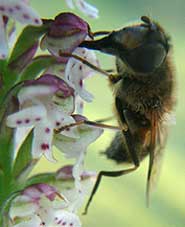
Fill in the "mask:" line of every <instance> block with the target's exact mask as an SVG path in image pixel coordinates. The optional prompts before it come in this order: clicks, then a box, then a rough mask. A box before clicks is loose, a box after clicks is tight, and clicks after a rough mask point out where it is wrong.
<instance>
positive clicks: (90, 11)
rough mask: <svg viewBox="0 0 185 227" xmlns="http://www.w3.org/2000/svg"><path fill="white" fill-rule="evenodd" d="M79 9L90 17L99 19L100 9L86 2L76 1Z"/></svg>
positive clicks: (82, 0)
mask: <svg viewBox="0 0 185 227" xmlns="http://www.w3.org/2000/svg"><path fill="white" fill-rule="evenodd" d="M75 3H76V6H77V8H78V9H79V10H80V11H81V12H83V13H84V14H86V15H87V16H89V17H92V18H97V17H98V13H99V12H98V9H97V8H96V7H95V6H92V5H91V4H89V3H87V2H85V1H84V0H76V1H75Z"/></svg>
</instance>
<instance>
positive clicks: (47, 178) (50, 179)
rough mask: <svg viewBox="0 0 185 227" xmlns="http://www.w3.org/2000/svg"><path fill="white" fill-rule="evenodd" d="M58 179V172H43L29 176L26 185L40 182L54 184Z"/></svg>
mask: <svg viewBox="0 0 185 227" xmlns="http://www.w3.org/2000/svg"><path fill="white" fill-rule="evenodd" d="M55 181H56V173H55V172H51V173H42V174H38V175H35V176H32V177H31V178H29V179H28V180H27V182H26V186H29V185H32V184H38V183H46V184H52V183H54V182H55Z"/></svg>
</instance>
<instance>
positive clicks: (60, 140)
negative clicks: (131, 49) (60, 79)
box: [54, 115, 103, 211]
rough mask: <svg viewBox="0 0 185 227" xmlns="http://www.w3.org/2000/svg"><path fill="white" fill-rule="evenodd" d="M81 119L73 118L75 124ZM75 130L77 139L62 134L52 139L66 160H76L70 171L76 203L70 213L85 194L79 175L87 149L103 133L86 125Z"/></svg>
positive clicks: (78, 117) (77, 206)
mask: <svg viewBox="0 0 185 227" xmlns="http://www.w3.org/2000/svg"><path fill="white" fill-rule="evenodd" d="M82 119H84V117H83V116H79V115H76V116H75V120H76V121H77V122H78V121H81V120H82ZM77 130H78V134H79V138H78V139H75V138H69V137H66V136H64V135H62V134H58V135H56V136H55V137H54V145H55V146H56V147H57V148H58V149H59V150H60V151H62V152H63V153H64V154H65V156H66V158H75V159H76V161H75V164H74V167H73V170H72V175H73V177H74V179H75V190H76V194H75V193H74V196H75V197H76V200H75V201H76V202H74V203H73V204H72V206H71V210H72V211H75V210H76V209H78V208H79V204H81V203H82V202H83V200H84V193H85V192H84V189H83V187H82V179H81V175H82V173H83V170H84V166H83V164H84V159H85V155H86V150H87V147H88V146H89V145H90V144H91V143H92V142H94V141H95V140H96V139H97V138H98V137H99V136H100V135H101V134H102V133H103V129H101V128H97V127H93V126H87V125H79V126H78V127H77Z"/></svg>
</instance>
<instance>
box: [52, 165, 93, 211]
mask: <svg viewBox="0 0 185 227" xmlns="http://www.w3.org/2000/svg"><path fill="white" fill-rule="evenodd" d="M73 172H74V169H73V166H72V165H68V166H64V167H63V168H61V169H59V170H58V171H57V174H56V179H57V182H58V183H57V186H58V187H57V188H59V190H60V191H61V193H62V195H64V196H65V198H66V199H67V201H68V205H67V206H68V208H67V210H69V211H72V212H76V211H77V210H78V209H79V208H80V207H81V206H82V204H83V202H84V199H85V198H86V197H87V196H89V195H90V192H91V191H92V188H93V185H94V182H95V180H96V177H97V174H96V172H92V171H85V170H83V171H82V172H81V173H80V176H79V177H80V188H78V187H76V181H78V180H79V179H75V178H74V176H73ZM58 206H59V207H61V205H60V204H58Z"/></svg>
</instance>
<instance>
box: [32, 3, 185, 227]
mask: <svg viewBox="0 0 185 227" xmlns="http://www.w3.org/2000/svg"><path fill="white" fill-rule="evenodd" d="M88 1H89V2H90V3H93V4H94V5H96V6H97V7H98V9H99V10H100V17H99V19H97V20H94V19H89V18H87V17H86V16H84V15H83V14H81V13H80V12H79V11H78V10H76V11H73V12H75V13H78V14H79V15H80V16H82V17H83V18H84V19H86V20H87V21H88V22H89V24H90V25H91V28H92V30H93V31H97V30H112V29H117V28H120V27H123V26H124V25H126V24H127V23H130V22H132V21H133V22H135V21H137V20H139V18H140V16H142V15H149V16H151V17H152V18H154V19H155V20H157V21H159V22H160V23H161V25H162V26H163V27H164V28H165V29H166V31H167V32H168V33H169V34H170V36H171V38H172V44H173V61H174V70H175V71H176V78H177V98H178V104H177V108H176V119H177V123H176V125H175V126H172V127H171V130H170V131H171V132H170V136H169V139H168V144H167V147H166V149H165V151H166V153H165V158H164V162H163V168H162V173H161V177H160V181H159V184H158V188H157V190H156V192H155V193H154V194H153V195H152V201H151V205H150V208H146V205H145V187H146V175H147V167H148V159H146V160H145V161H144V162H143V163H142V165H141V167H140V168H139V170H138V171H137V172H135V173H132V174H130V175H127V176H123V177H120V178H104V179H103V181H102V184H101V186H100V188H99V190H98V192H97V194H96V196H95V198H94V201H93V203H92V204H91V207H90V209H89V213H88V215H87V216H83V217H82V222H83V226H86V227H94V226H101V227H102V226H106V227H109V226H110V227H111V226H114V227H122V226H124V227H184V226H185V154H184V148H185V139H184V133H185V124H184V119H185V117H184V112H185V101H184V95H185V78H184V74H185V63H184V59H185V1H184V0H176V1H172V0H155V1H152V0H135V1H134V0H101V1H100V0H88ZM31 4H32V6H33V7H35V8H36V9H37V11H38V12H39V13H40V15H41V16H42V17H50V18H53V17H54V16H55V15H56V14H57V13H59V12H61V11H66V10H67V11H69V9H67V8H66V5H65V2H64V0H52V1H51V0H41V1H38V0H32V1H31ZM43 4H44V5H43ZM98 56H99V57H100V59H101V65H102V67H103V68H108V69H110V68H112V67H114V59H113V58H112V57H110V56H106V55H103V54H98ZM87 86H88V88H89V90H90V91H91V92H92V93H93V94H94V96H95V100H94V102H93V103H91V104H87V105H86V111H85V114H86V115H87V116H88V117H89V119H91V120H94V119H98V118H102V117H106V116H111V115H112V114H111V113H112V102H113V98H112V95H111V91H110V90H109V87H108V83H107V81H106V79H105V78H104V77H103V76H101V75H96V76H95V77H93V78H91V79H89V80H88V81H87ZM111 123H112V124H114V122H113V121H112V122H111ZM113 136H114V132H112V131H106V132H105V133H104V135H103V136H102V137H101V138H100V139H99V140H98V141H97V142H96V143H94V144H92V145H91V146H90V147H89V151H88V155H87V158H86V167H87V169H95V170H97V171H98V170H116V169H122V168H123V167H124V166H121V165H120V166H117V165H116V164H114V163H113V162H111V161H109V160H106V158H105V157H104V156H102V155H100V154H99V152H100V151H103V150H104V149H105V148H106V147H107V146H108V144H109V143H110V141H111V139H112V137H113ZM56 156H57V158H58V159H60V161H59V162H58V163H57V164H52V163H48V162H47V161H46V160H42V161H41V163H40V165H39V166H38V167H37V168H36V169H35V170H34V172H43V171H44V170H45V168H46V166H47V170H48V171H51V170H55V169H57V168H59V167H60V166H61V165H63V164H65V163H67V162H66V160H65V159H64V158H63V156H62V155H60V154H58V153H57V152H56Z"/></svg>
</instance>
